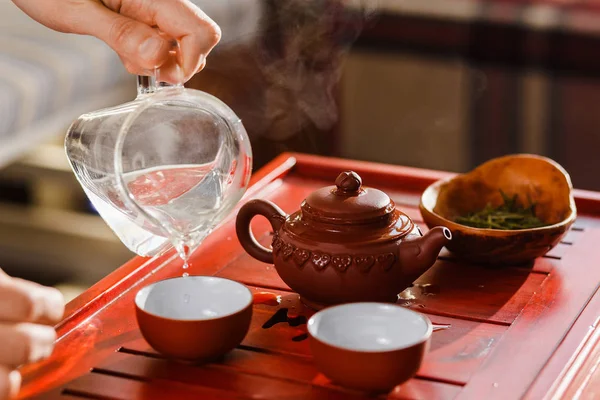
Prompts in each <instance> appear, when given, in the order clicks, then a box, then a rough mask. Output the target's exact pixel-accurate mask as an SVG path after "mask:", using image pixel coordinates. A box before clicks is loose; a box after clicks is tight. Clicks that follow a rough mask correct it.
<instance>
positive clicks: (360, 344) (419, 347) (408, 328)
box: [308, 302, 433, 393]
mask: <svg viewBox="0 0 600 400" xmlns="http://www.w3.org/2000/svg"><path fill="white" fill-rule="evenodd" d="M432 331H433V327H432V324H431V321H430V320H429V318H427V317H426V316H424V315H422V314H420V313H417V312H415V311H411V310H408V309H406V308H404V307H401V306H398V305H396V304H387V303H368V302H367V303H348V304H344V305H337V306H332V307H329V308H325V309H323V310H321V311H319V312H318V313H316V314H314V315H313V316H312V317H311V318H310V319H309V321H308V333H309V340H310V348H311V351H312V355H313V358H314V362H315V364H316V366H317V368H318V369H319V371H320V372H322V373H323V374H324V375H325V376H327V377H328V378H329V379H331V380H332V381H333V382H335V383H337V384H339V385H341V386H344V387H347V388H350V389H355V390H360V391H365V392H369V393H384V392H389V391H391V390H392V389H393V388H394V387H395V386H397V385H400V384H401V383H403V382H406V381H407V380H409V379H410V378H412V377H413V376H415V374H416V373H417V371H418V370H419V368H420V367H421V364H422V362H423V357H424V356H425V354H426V353H427V351H428V349H429V345H430V339H431V333H432Z"/></svg>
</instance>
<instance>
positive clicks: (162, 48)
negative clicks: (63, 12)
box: [85, 3, 172, 70]
mask: <svg viewBox="0 0 600 400" xmlns="http://www.w3.org/2000/svg"><path fill="white" fill-rule="evenodd" d="M93 4H97V3H93ZM96 7H97V9H96V10H94V12H93V13H90V14H91V15H93V16H94V18H93V19H90V20H89V21H88V23H87V24H85V26H86V27H85V31H86V32H85V33H86V34H88V35H92V36H95V37H97V38H98V39H100V40H102V41H104V42H106V43H107V44H108V45H109V46H110V47H111V48H112V49H113V50H114V51H115V52H117V53H118V54H119V56H121V58H123V59H126V60H128V61H129V62H130V63H132V64H134V67H137V68H138V69H146V70H151V69H153V68H155V67H159V66H160V65H162V64H163V63H164V62H165V61H166V60H167V59H168V57H169V51H170V50H171V49H172V46H171V43H170V42H169V41H168V40H166V39H165V38H164V37H162V36H161V35H160V33H159V32H158V30H156V29H153V28H151V27H150V26H148V25H146V24H144V23H141V22H138V21H136V20H134V19H131V18H128V17H125V16H123V15H120V14H117V13H115V12H113V11H111V10H110V9H108V8H106V7H104V6H102V5H100V4H97V6H96Z"/></svg>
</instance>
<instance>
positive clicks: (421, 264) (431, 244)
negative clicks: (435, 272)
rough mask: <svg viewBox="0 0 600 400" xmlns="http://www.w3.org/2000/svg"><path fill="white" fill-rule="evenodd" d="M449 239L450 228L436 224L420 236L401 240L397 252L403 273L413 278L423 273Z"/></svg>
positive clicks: (450, 235) (450, 236)
mask: <svg viewBox="0 0 600 400" xmlns="http://www.w3.org/2000/svg"><path fill="white" fill-rule="evenodd" d="M451 240H452V233H451V232H450V229H448V228H446V227H442V226H437V227H435V228H433V229H431V230H430V231H429V232H427V233H426V234H425V235H423V236H421V237H420V238H417V239H412V240H407V241H405V242H402V243H401V244H400V248H399V252H398V253H399V258H400V261H401V263H402V266H403V271H404V272H405V274H406V275H408V276H411V277H412V278H414V279H417V278H418V277H419V276H421V275H423V273H424V272H425V271H427V270H428V269H429V268H430V267H431V266H432V265H433V264H434V263H435V261H436V259H437V257H438V255H439V254H440V251H441V250H442V248H443V247H444V246H445V245H447V244H448V243H449V242H450V241H451Z"/></svg>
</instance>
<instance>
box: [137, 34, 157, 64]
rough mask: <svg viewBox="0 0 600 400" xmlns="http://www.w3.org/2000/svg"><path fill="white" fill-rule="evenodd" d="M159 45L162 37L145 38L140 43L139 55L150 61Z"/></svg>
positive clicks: (155, 54)
mask: <svg viewBox="0 0 600 400" xmlns="http://www.w3.org/2000/svg"><path fill="white" fill-rule="evenodd" d="M161 47H162V39H159V38H156V37H151V38H149V39H146V40H145V41H144V42H142V44H141V45H140V56H141V57H142V58H143V59H145V60H147V61H151V60H152V59H153V58H155V57H156V56H157V55H158V52H159V51H160V48H161Z"/></svg>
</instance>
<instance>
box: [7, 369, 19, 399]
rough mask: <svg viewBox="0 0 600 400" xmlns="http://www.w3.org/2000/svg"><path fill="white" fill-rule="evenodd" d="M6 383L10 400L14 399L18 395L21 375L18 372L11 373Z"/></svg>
mask: <svg viewBox="0 0 600 400" xmlns="http://www.w3.org/2000/svg"><path fill="white" fill-rule="evenodd" d="M8 382H9V385H10V394H9V396H10V398H11V399H14V398H16V397H17V395H18V394H19V391H20V389H21V373H20V372H19V371H16V370H15V371H11V372H10V374H8Z"/></svg>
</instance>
